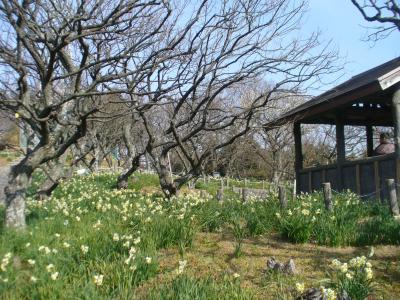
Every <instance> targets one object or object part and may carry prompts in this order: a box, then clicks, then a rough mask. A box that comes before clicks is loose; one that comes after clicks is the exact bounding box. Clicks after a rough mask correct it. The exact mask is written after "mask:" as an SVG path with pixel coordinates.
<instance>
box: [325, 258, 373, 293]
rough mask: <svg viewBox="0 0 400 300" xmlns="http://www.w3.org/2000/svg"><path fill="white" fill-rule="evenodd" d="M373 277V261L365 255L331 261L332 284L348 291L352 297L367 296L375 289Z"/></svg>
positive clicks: (338, 288) (340, 289)
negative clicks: (346, 259)
mask: <svg viewBox="0 0 400 300" xmlns="http://www.w3.org/2000/svg"><path fill="white" fill-rule="evenodd" d="M373 277H374V275H373V270H372V263H371V262H370V261H368V259H367V258H366V257H365V256H360V257H355V258H352V259H350V260H349V261H348V262H341V261H340V260H338V259H333V260H332V262H331V281H332V284H333V285H334V286H335V287H336V289H337V290H339V291H342V292H343V291H346V293H347V294H348V295H349V296H350V297H351V299H365V298H367V297H368V296H369V295H370V294H371V293H372V291H373V287H374V284H373Z"/></svg>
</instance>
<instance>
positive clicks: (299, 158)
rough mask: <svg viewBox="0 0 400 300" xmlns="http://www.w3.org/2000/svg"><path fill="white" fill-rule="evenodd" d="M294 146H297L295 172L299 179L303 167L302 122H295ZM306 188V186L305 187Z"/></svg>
mask: <svg viewBox="0 0 400 300" xmlns="http://www.w3.org/2000/svg"><path fill="white" fill-rule="evenodd" d="M293 136H294V148H295V166H294V169H295V172H296V179H297V180H299V177H300V170H302V169H303V150H302V144H301V123H297V122H296V123H294V126H293ZM303 188H304V187H303ZM296 189H297V190H296V193H297V192H299V190H300V189H299V186H297V187H296Z"/></svg>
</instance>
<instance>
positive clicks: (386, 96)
mask: <svg viewBox="0 0 400 300" xmlns="http://www.w3.org/2000/svg"><path fill="white" fill-rule="evenodd" d="M288 123H292V124H293V127H294V139H295V152H296V163H295V170H296V178H297V190H298V192H310V191H313V190H319V189H321V186H322V183H323V182H330V183H331V185H332V188H333V189H335V190H339V191H340V190H344V189H350V190H353V191H354V192H356V193H358V194H360V195H367V196H368V197H374V198H378V199H379V198H381V199H383V198H386V196H387V190H386V184H385V179H388V178H394V179H396V181H397V183H398V184H400V57H398V58H396V59H393V60H391V61H388V62H386V63H384V64H382V65H380V66H378V67H375V68H373V69H370V70H368V71H366V72H363V73H361V74H359V75H357V76H354V77H352V78H351V79H350V80H348V81H346V82H344V83H342V84H340V85H338V86H336V87H335V88H333V89H331V90H329V91H327V92H325V93H323V94H322V95H320V96H318V97H315V98H314V99H312V100H310V101H308V102H306V103H304V104H302V105H300V106H298V107H296V108H294V109H293V110H291V111H289V112H288V113H285V114H284V115H282V116H281V117H279V119H277V120H274V121H273V122H271V123H268V124H266V125H265V127H266V130H269V129H272V128H275V127H277V126H281V125H283V124H288ZM302 124H330V125H335V126H336V153H337V159H336V164H330V165H323V166H318V167H307V168H304V167H303V152H302V136H301V125H302ZM346 125H353V126H365V129H366V130H365V132H366V140H367V156H368V157H367V158H365V159H359V160H352V161H348V160H346V155H345V135H344V126H346ZM373 126H390V127H394V135H395V136H394V143H395V149H396V151H395V153H392V154H387V155H381V156H373V153H374V148H373V147H374V144H373V131H372V128H373Z"/></svg>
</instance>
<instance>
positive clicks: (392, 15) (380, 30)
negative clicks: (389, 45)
mask: <svg viewBox="0 0 400 300" xmlns="http://www.w3.org/2000/svg"><path fill="white" fill-rule="evenodd" d="M351 2H352V3H353V4H354V6H355V7H356V8H357V9H358V11H359V12H360V13H361V15H362V16H363V18H364V19H365V20H366V21H368V22H373V23H375V24H379V25H377V26H375V27H373V28H372V30H373V31H372V33H370V34H369V35H368V39H370V40H373V41H376V40H379V39H383V38H385V37H387V36H389V35H390V34H391V33H393V32H396V31H400V4H399V1H398V0H351Z"/></svg>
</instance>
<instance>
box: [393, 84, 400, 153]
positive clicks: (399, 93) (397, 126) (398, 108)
mask: <svg viewBox="0 0 400 300" xmlns="http://www.w3.org/2000/svg"><path fill="white" fill-rule="evenodd" d="M392 106H393V121H394V144H395V147H396V158H397V159H400V86H398V87H397V90H396V91H395V92H394V93H393V96H392Z"/></svg>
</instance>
